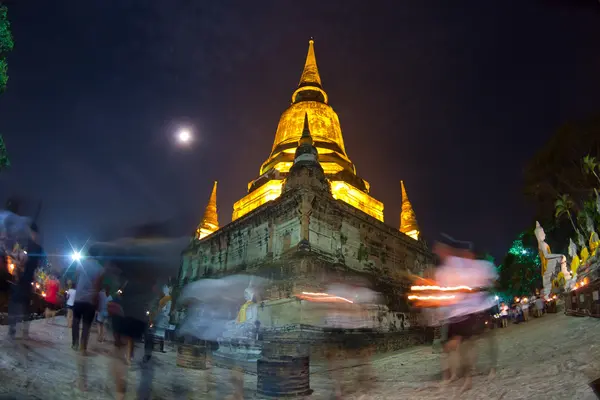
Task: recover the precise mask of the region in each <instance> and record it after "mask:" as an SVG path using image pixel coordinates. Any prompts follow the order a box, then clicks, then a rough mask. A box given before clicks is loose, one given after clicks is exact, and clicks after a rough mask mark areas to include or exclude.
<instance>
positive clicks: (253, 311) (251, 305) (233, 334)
mask: <svg viewBox="0 0 600 400" xmlns="http://www.w3.org/2000/svg"><path fill="white" fill-rule="evenodd" d="M244 299H245V300H246V302H245V303H244V304H242V307H240V310H239V311H238V314H237V318H236V319H234V320H233V321H229V322H227V323H226V324H225V332H223V338H227V339H233V338H236V339H243V338H245V339H249V338H251V337H252V336H253V335H254V333H255V330H256V322H257V321H258V305H257V304H256V294H255V293H254V289H252V288H251V287H248V288H247V289H246V290H244Z"/></svg>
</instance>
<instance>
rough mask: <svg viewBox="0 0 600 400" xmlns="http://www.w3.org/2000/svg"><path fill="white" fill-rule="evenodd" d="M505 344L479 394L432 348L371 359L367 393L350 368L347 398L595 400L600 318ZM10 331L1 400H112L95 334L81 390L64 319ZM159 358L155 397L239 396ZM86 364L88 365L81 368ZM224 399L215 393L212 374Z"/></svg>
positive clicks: (545, 327)
mask: <svg viewBox="0 0 600 400" xmlns="http://www.w3.org/2000/svg"><path fill="white" fill-rule="evenodd" d="M496 331H497V335H496V337H497V340H498V345H499V352H500V355H499V362H498V366H499V368H498V373H497V376H496V378H495V379H493V380H491V381H490V380H488V378H487V374H486V373H485V371H486V370H487V361H488V360H487V352H486V348H485V346H484V344H485V343H481V345H480V357H479V367H478V369H479V372H478V373H477V375H476V376H475V378H474V387H473V389H471V390H470V391H469V392H467V393H464V394H462V395H460V396H458V391H459V390H458V389H459V387H460V386H461V384H462V382H458V383H456V384H454V385H452V386H450V387H448V388H445V389H440V388H438V387H436V386H435V383H436V380H437V379H438V375H439V365H440V364H439V362H440V361H439V357H440V356H439V354H436V353H435V352H434V351H432V347H431V346H422V347H415V348H411V349H408V350H404V351H400V352H396V353H392V354H386V355H383V356H378V357H376V358H374V359H373V360H372V368H373V371H374V375H375V377H374V378H373V380H372V387H371V388H369V389H368V390H365V388H364V387H360V386H359V385H358V384H357V379H356V378H357V375H358V368H357V367H355V366H354V367H353V366H352V365H350V366H348V367H347V368H345V369H343V370H342V371H338V372H342V374H343V376H344V378H343V382H344V385H345V386H347V387H348V388H349V392H348V394H347V395H345V396H344V399H362V400H367V399H424V400H427V399H452V398H461V399H544V400H551V399H589V400H592V399H595V398H596V396H595V395H594V394H593V392H592V391H591V389H590V388H589V387H588V385H587V384H588V382H590V381H591V380H592V379H596V378H598V377H600V320H598V319H590V318H577V317H567V316H564V315H560V314H558V315H546V316H544V317H543V318H540V319H533V320H531V321H530V322H528V323H525V324H520V325H511V326H510V327H509V328H507V329H501V330H496ZM6 333H7V327H6V326H2V327H0V337H1V338H2V342H1V344H0V382H1V383H0V399H46V400H48V399H50V400H52V399H61V400H65V399H112V398H114V384H113V381H112V379H110V378H109V376H110V375H109V368H108V365H109V360H110V356H109V354H110V352H111V349H112V345H111V344H110V343H103V344H99V343H97V342H96V333H95V331H94V333H93V334H92V339H91V344H90V347H91V352H90V355H89V356H88V357H86V358H85V360H84V361H85V363H86V365H87V370H88V377H89V378H88V391H87V392H81V391H79V390H78V389H77V388H76V385H75V382H76V381H77V374H78V360H79V361H81V357H78V356H77V353H76V352H74V351H73V350H71V348H70V332H69V330H68V329H67V327H66V322H65V319H64V318H63V317H57V318H56V320H55V321H54V322H53V323H52V324H47V323H46V322H45V321H35V322H33V323H32V327H31V333H30V336H31V337H30V339H29V340H17V341H16V342H12V343H11V342H9V341H7V340H6V339H5V337H6ZM136 350H137V352H136V362H135V363H134V365H133V366H132V367H131V369H130V371H129V382H130V388H131V391H130V393H128V398H132V399H133V398H136V396H135V392H134V389H135V388H134V386H135V383H136V381H137V380H138V376H139V374H140V373H141V370H142V368H141V367H140V365H139V363H138V362H139V359H140V358H141V356H142V348H141V346H140V345H138V348H137V349H136ZM167 350H168V353H166V354H160V353H158V354H157V353H155V356H154V357H153V361H152V362H153V363H154V364H153V367H154V379H153V386H152V398H154V399H224V398H226V397H227V393H229V392H230V390H231V385H230V384H229V381H230V376H231V375H230V371H229V370H225V369H221V368H213V369H212V370H211V371H210V372H206V371H192V370H187V369H182V368H179V367H177V366H176V365H175V351H174V349H170V348H167ZM79 365H81V364H79ZM208 373H210V374H211V377H210V379H211V380H213V381H215V382H216V385H217V387H218V391H217V392H214V391H212V392H211V393H206V391H205V390H206V389H205V388H206V381H207V374H208ZM329 375H330V374H329V371H327V369H326V368H325V367H324V366H323V365H314V366H313V373H312V374H311V387H312V389H314V393H313V395H312V396H310V397H309V398H310V399H315V400H321V399H323V400H325V399H332V398H333V397H332V384H331V379H330V378H329ZM255 390H256V377H255V376H251V375H246V376H245V377H244V391H245V394H244V398H247V399H251V398H255V395H256V394H255Z"/></svg>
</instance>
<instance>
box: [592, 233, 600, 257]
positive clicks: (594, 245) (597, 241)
mask: <svg viewBox="0 0 600 400" xmlns="http://www.w3.org/2000/svg"><path fill="white" fill-rule="evenodd" d="M589 244H590V257H594V256H596V252H597V251H598V245H600V239H598V234H597V233H596V232H594V231H592V233H591V234H590V240H589Z"/></svg>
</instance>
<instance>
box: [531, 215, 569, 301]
mask: <svg viewBox="0 0 600 400" xmlns="http://www.w3.org/2000/svg"><path fill="white" fill-rule="evenodd" d="M534 232H535V237H536V238H537V241H538V250H539V254H540V261H541V263H542V281H543V285H544V293H545V295H546V296H549V295H550V293H551V292H552V275H553V274H554V273H555V272H556V269H557V267H558V263H559V262H561V263H562V262H564V269H565V270H566V257H565V256H564V255H562V254H552V253H551V252H550V246H549V245H548V243H546V233H545V232H544V228H542V226H541V225H540V223H539V222H536V223H535V231H534ZM561 269H562V267H561ZM567 272H568V271H567ZM563 274H564V272H563ZM565 278H566V277H565ZM569 278H570V274H569Z"/></svg>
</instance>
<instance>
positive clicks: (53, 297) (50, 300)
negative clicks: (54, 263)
mask: <svg viewBox="0 0 600 400" xmlns="http://www.w3.org/2000/svg"><path fill="white" fill-rule="evenodd" d="M59 290H60V283H58V280H57V279H56V277H55V276H54V275H52V274H51V275H50V276H49V277H48V280H47V281H46V290H45V292H46V311H45V317H46V323H47V324H49V323H50V321H51V320H52V319H54V317H55V316H56V312H57V311H58V310H59V309H60V298H59V297H58V291H59Z"/></svg>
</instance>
